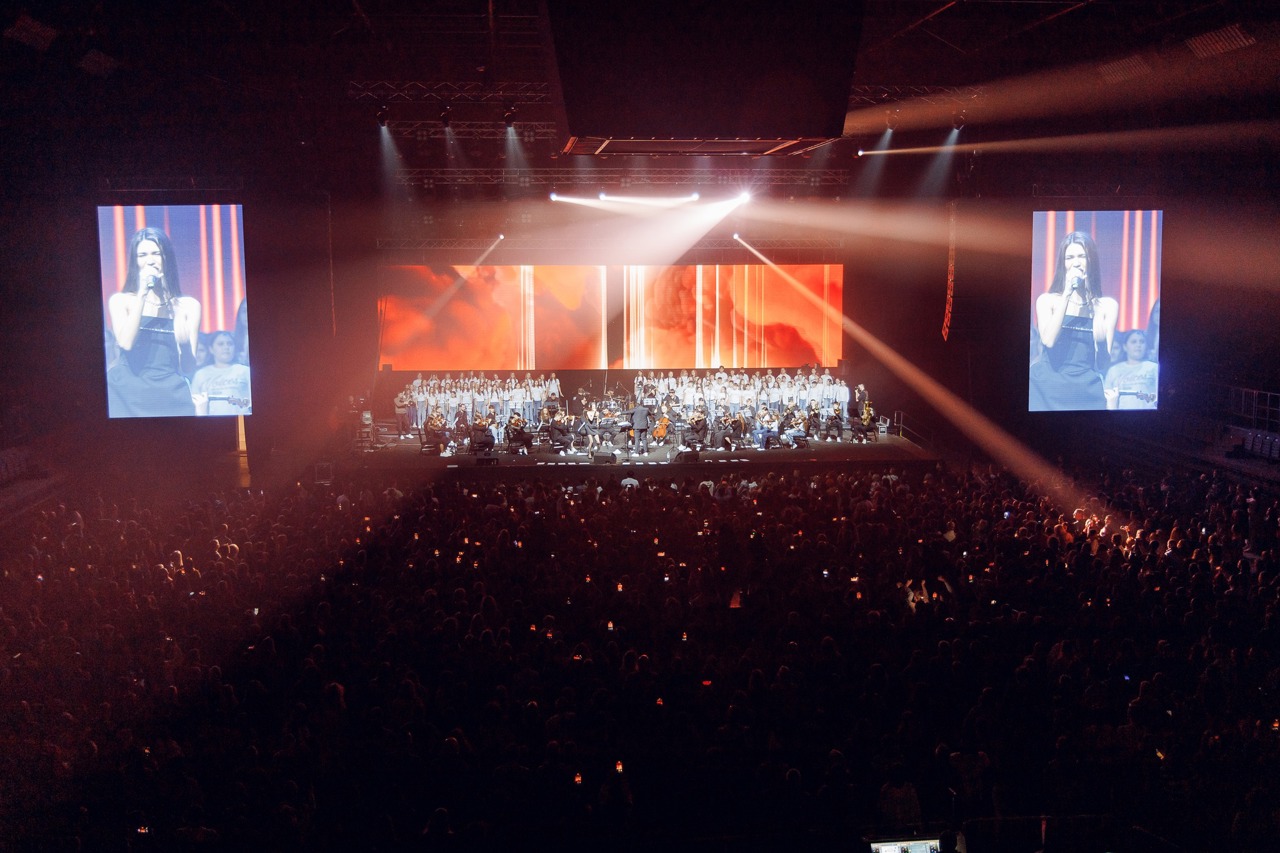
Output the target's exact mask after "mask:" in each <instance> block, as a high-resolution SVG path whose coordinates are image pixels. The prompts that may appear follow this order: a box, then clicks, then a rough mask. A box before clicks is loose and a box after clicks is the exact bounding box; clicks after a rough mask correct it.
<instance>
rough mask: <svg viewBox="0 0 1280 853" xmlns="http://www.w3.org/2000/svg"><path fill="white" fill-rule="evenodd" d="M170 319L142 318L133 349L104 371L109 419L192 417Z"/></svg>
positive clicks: (126, 351) (194, 408) (124, 351)
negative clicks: (105, 374)
mask: <svg viewBox="0 0 1280 853" xmlns="http://www.w3.org/2000/svg"><path fill="white" fill-rule="evenodd" d="M179 367H180V360H179V355H178V342H177V339H175V338H174V336H173V318H172V317H146V316H144V317H143V318H142V322H141V325H139V327H138V335H137V337H136V338H134V340H133V349H130V350H123V349H122V350H121V351H120V360H119V361H118V362H117V363H116V364H115V365H114V366H112V367H111V369H110V370H108V371H107V412H108V414H109V415H110V416H111V417H113V418H160V417H169V416H174V415H194V414H195V413H196V406H195V403H194V402H192V400H191V386H190V385H189V384H188V383H187V378H186V377H185V376H183V375H182V372H181V370H180V369H179Z"/></svg>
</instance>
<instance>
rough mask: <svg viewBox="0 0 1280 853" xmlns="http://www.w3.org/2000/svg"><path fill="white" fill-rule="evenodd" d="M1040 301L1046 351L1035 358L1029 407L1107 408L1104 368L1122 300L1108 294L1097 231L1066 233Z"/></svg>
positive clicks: (1038, 321) (1038, 315)
mask: <svg viewBox="0 0 1280 853" xmlns="http://www.w3.org/2000/svg"><path fill="white" fill-rule="evenodd" d="M1035 307H1036V327H1037V329H1038V330H1039V333H1040V343H1041V344H1043V352H1042V353H1041V355H1040V356H1039V358H1038V359H1037V360H1036V361H1034V362H1033V363H1032V364H1031V373H1030V383H1029V387H1028V390H1027V407H1028V409H1029V410H1030V411H1033V412H1049V411H1073V410H1082V409H1105V408H1106V397H1105V396H1104V394H1103V388H1102V373H1101V370H1102V369H1105V368H1106V366H1107V365H1108V364H1109V360H1110V353H1111V341H1112V338H1114V337H1115V332H1116V319H1117V317H1118V316H1119V304H1118V303H1117V302H1116V300H1114V299H1112V298H1111V297H1109V296H1103V295H1102V268H1101V265H1100V264H1099V263H1098V247H1097V245H1096V244H1095V243H1094V241H1093V238H1092V237H1090V236H1089V235H1088V234H1085V233H1083V232H1081V231H1072V232H1071V233H1069V234H1067V235H1066V236H1065V237H1063V238H1062V242H1061V243H1059V244H1058V256H1057V264H1056V269H1055V272H1054V276H1053V283H1052V284H1051V285H1050V286H1049V289H1048V290H1047V291H1046V292H1044V293H1042V294H1040V296H1039V297H1037V298H1036V306H1035Z"/></svg>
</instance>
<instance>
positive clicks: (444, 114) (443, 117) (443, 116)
mask: <svg viewBox="0 0 1280 853" xmlns="http://www.w3.org/2000/svg"><path fill="white" fill-rule="evenodd" d="M451 112H453V110H451V109H450V108H449V107H445V108H444V109H443V110H441V111H440V124H441V125H443V126H444V128H445V130H448V129H449V114H450V113H451Z"/></svg>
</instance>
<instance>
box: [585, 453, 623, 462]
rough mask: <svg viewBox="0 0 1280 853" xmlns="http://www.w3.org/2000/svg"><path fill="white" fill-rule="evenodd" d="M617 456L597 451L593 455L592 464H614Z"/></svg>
mask: <svg viewBox="0 0 1280 853" xmlns="http://www.w3.org/2000/svg"><path fill="white" fill-rule="evenodd" d="M616 458H617V457H615V456H614V455H613V454H612V453H595V454H592V456H591V464H592V465H612V464H613V463H614V461H615V460H616Z"/></svg>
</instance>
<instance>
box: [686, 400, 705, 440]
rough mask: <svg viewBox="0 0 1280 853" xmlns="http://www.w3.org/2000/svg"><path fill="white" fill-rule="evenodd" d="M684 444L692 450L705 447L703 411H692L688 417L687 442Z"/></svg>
mask: <svg viewBox="0 0 1280 853" xmlns="http://www.w3.org/2000/svg"><path fill="white" fill-rule="evenodd" d="M686 443H687V444H688V445H689V446H690V447H692V448H693V449H694V450H702V449H703V448H704V447H706V446H707V413H706V412H705V411H704V410H702V409H694V411H693V414H691V415H690V416H689V440H688V441H687V442H686Z"/></svg>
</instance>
